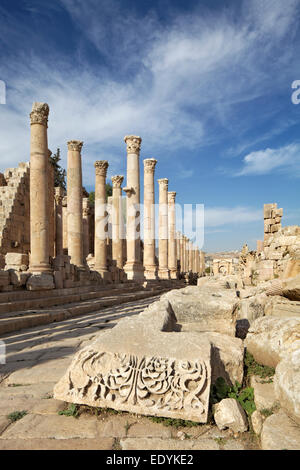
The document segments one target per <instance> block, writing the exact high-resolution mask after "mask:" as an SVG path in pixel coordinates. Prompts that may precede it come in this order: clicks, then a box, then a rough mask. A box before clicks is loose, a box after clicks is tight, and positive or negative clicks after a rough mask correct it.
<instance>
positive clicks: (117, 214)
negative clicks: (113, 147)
mask: <svg viewBox="0 0 300 470" xmlns="http://www.w3.org/2000/svg"><path fill="white" fill-rule="evenodd" d="M111 180H112V184H113V191H112V259H113V260H115V261H116V263H117V267H118V268H119V269H122V268H123V259H124V254H123V239H124V224H123V206H122V187H121V186H122V183H123V180H124V176H121V175H116V176H113V177H112V178H111Z"/></svg>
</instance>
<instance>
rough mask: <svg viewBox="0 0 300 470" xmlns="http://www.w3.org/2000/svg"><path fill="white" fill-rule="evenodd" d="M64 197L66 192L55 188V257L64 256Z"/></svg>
mask: <svg viewBox="0 0 300 470" xmlns="http://www.w3.org/2000/svg"><path fill="white" fill-rule="evenodd" d="M63 195H64V190H63V189H62V188H60V187H57V188H55V235H56V236H55V256H56V257H58V256H63V206H62V201H63Z"/></svg>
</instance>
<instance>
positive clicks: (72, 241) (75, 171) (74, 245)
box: [67, 140, 85, 268]
mask: <svg viewBox="0 0 300 470" xmlns="http://www.w3.org/2000/svg"><path fill="white" fill-rule="evenodd" d="M82 145H83V142H80V141H79V140H71V141H70V142H68V171H67V188H68V253H69V256H70V257H71V263H72V264H75V265H76V266H78V267H79V268H83V267H84V266H85V263H84V256H83V221H82V166H81V149H82Z"/></svg>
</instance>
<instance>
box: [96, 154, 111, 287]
mask: <svg viewBox="0 0 300 470" xmlns="http://www.w3.org/2000/svg"><path fill="white" fill-rule="evenodd" d="M107 168H108V162H107V161H106V160H99V161H96V162H95V173H96V182H95V270H96V271H98V272H99V273H100V274H101V275H102V276H103V277H104V278H106V277H107V273H108V269H107V230H108V225H107V224H108V221H107V207H106V174H107Z"/></svg>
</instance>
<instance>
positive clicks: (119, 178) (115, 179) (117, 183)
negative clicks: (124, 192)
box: [111, 175, 124, 188]
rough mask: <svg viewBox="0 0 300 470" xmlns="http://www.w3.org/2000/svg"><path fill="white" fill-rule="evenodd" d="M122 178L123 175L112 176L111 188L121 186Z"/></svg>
mask: <svg viewBox="0 0 300 470" xmlns="http://www.w3.org/2000/svg"><path fill="white" fill-rule="evenodd" d="M123 180H124V176H122V175H116V176H112V177H111V181H112V184H113V188H121V185H122V183H123Z"/></svg>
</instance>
